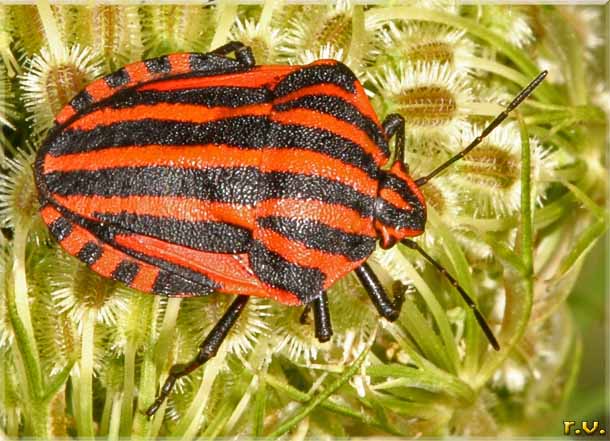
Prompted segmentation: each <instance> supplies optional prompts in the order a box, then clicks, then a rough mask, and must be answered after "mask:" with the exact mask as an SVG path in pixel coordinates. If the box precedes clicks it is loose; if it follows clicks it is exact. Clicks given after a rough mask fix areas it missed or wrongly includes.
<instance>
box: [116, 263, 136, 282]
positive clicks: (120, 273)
mask: <svg viewBox="0 0 610 441" xmlns="http://www.w3.org/2000/svg"><path fill="white" fill-rule="evenodd" d="M139 271H140V265H138V264H137V263H136V262H133V261H130V260H123V261H121V263H119V264H118V265H117V267H116V268H115V269H114V271H113V272H112V278H113V279H114V280H118V281H119V282H123V283H125V284H126V285H128V286H129V285H131V282H133V279H135V278H136V276H137V275H138V272H139Z"/></svg>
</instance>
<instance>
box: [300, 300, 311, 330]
mask: <svg viewBox="0 0 610 441" xmlns="http://www.w3.org/2000/svg"><path fill="white" fill-rule="evenodd" d="M310 312H311V305H309V304H307V305H305V308H303V313H302V314H301V317H299V323H300V324H302V325H307V324H309V313H310Z"/></svg>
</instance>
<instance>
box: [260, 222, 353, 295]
mask: <svg viewBox="0 0 610 441" xmlns="http://www.w3.org/2000/svg"><path fill="white" fill-rule="evenodd" d="M257 232H258V234H257V237H255V239H257V240H260V241H261V242H262V243H263V244H264V245H265V247H267V249H269V250H270V251H272V252H275V253H277V254H279V255H280V256H282V257H283V258H284V259H286V260H287V261H289V262H292V263H295V264H297V265H299V266H302V267H305V268H317V269H319V270H320V271H322V273H324V275H325V276H326V277H325V280H332V281H333V283H334V281H335V280H337V275H336V273H335V272H334V271H332V270H333V269H335V268H348V271H351V269H353V268H355V267H356V266H359V265H358V264H357V263H356V264H355V262H352V261H350V260H349V259H347V258H346V257H345V256H342V255H340V254H330V253H326V252H324V251H318V250H314V249H312V248H308V247H306V246H305V245H303V244H302V243H299V242H296V241H293V240H290V239H288V238H286V237H284V236H282V235H281V234H279V233H276V232H275V231H273V230H268V229H263V228H260V227H259V230H258V231H257ZM363 261H364V260H363ZM324 288H329V286H328V282H325V285H324Z"/></svg>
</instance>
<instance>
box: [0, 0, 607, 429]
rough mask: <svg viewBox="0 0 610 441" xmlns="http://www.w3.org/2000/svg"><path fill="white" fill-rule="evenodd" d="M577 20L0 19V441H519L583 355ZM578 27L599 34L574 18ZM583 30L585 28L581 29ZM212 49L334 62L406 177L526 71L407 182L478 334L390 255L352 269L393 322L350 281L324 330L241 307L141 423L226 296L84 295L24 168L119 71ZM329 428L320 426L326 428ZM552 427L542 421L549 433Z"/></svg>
mask: <svg viewBox="0 0 610 441" xmlns="http://www.w3.org/2000/svg"><path fill="white" fill-rule="evenodd" d="M603 12H604V9H602V8H601V7H600V8H595V7H580V6H569V7H568V6H566V7H554V6H545V7H539V6H518V7H517V6H508V5H506V6H502V5H490V6H484V7H479V6H463V7H456V6H446V7H445V6H439V4H438V2H425V1H422V2H421V4H418V6H396V7H383V6H362V5H354V4H352V3H350V2H347V1H339V2H338V3H337V4H336V5H331V4H328V5H306V6H297V5H282V4H280V3H278V2H276V1H274V0H267V1H265V2H264V3H263V4H262V5H247V6H246V5H239V4H235V3H225V2H219V3H218V4H216V5H205V6H199V5H188V6H185V5H164V6H149V5H145V6H111V5H97V6H91V5H89V6H85V5H54V6H51V5H49V4H48V3H47V2H44V1H42V2H39V3H38V6H24V5H10V6H7V5H4V6H2V5H0V59H2V65H0V124H1V125H2V130H1V132H0V147H1V149H0V170H1V172H2V174H1V175H0V227H1V228H2V230H0V375H1V379H0V436H2V435H6V436H8V437H18V436H35V437H41V438H46V437H49V436H72V437H92V436H104V437H108V438H113V439H115V438H117V437H118V436H125V437H128V436H141V437H157V436H169V437H180V438H183V439H194V438H195V437H199V436H204V437H219V436H233V435H246V436H256V437H260V436H263V437H264V436H268V437H271V438H275V437H279V436H282V435H284V434H286V433H292V434H293V435H294V436H295V437H296V438H302V437H305V436H337V437H345V436H366V435H402V436H415V435H420V434H423V435H428V436H435V435H450V434H451V435H503V436H508V435H522V436H523V435H525V436H527V435H536V434H541V433H547V432H545V430H546V428H544V427H540V426H539V425H537V424H534V423H535V422H536V421H541V420H542V421H548V420H549V418H555V421H560V419H561V418H559V417H558V415H562V414H561V412H562V411H563V410H564V409H565V408H566V403H567V402H568V399H569V395H570V392H571V390H572V389H573V387H574V381H575V380H574V379H575V378H576V375H577V373H578V369H579V365H580V354H581V353H582V343H581V341H580V337H579V334H578V332H577V330H576V327H575V326H574V323H573V319H572V316H571V312H570V309H569V307H568V306H567V303H566V301H565V300H566V298H567V297H568V294H569V293H570V291H571V289H572V287H573V285H574V283H575V281H576V278H577V275H578V273H579V271H580V268H581V266H582V263H583V259H584V258H585V255H586V254H587V252H588V251H589V250H590V249H591V247H592V246H593V245H594V244H595V242H596V241H598V239H599V238H600V237H601V236H602V235H603V234H604V232H605V231H606V230H607V226H608V213H607V212H606V210H605V209H604V208H603V207H604V206H605V203H606V197H607V195H606V183H607V178H608V177H607V170H606V169H605V168H604V161H605V158H604V156H603V155H604V153H603V152H604V146H605V144H606V142H607V139H606V137H605V134H606V130H605V129H606V126H605V124H606V114H607V112H608V110H609V107H610V104H609V102H610V93H609V92H608V89H607V88H608V85H607V84H604V83H603V82H602V80H601V78H602V77H603V74H604V72H602V71H601V69H600V68H599V66H603V65H604V64H603V63H597V64H596V63H594V60H597V59H601V58H600V57H601V55H600V54H602V53H603V49H604V47H605V46H604V45H607V42H604V41H603V39H602V38H601V37H600V36H601V35H602V33H601V31H602V29H601V27H600V26H599V25H600V23H598V22H599V21H600V18H601V17H600V14H602V13H603ZM596 20H597V21H596ZM583 24H584V26H583ZM231 39H239V40H241V41H243V42H244V43H246V44H248V45H250V46H252V47H253V50H254V53H255V55H256V57H257V60H258V61H259V62H260V63H264V64H273V63H306V62H309V61H313V60H314V59H318V58H326V57H332V58H337V59H339V60H341V61H343V62H345V63H346V64H348V65H349V66H350V67H351V68H352V69H353V70H354V71H355V72H356V73H357V74H358V76H359V78H360V79H361V81H362V83H363V85H364V87H365V88H366V89H367V91H368V92H369V94H370V96H371V97H372V98H371V101H372V103H373V105H374V107H375V110H376V112H377V114H378V115H379V117H380V119H381V118H383V117H384V116H385V115H386V114H388V113H390V112H400V113H401V114H402V115H403V116H404V117H405V119H406V121H407V141H408V142H407V149H406V152H405V158H402V159H404V160H405V162H407V163H408V164H410V167H411V173H412V175H413V176H416V177H417V176H421V175H424V174H425V173H427V172H429V171H430V170H432V169H433V168H434V167H435V166H436V165H438V164H440V163H442V162H443V161H444V160H446V159H447V158H449V157H450V156H452V155H453V154H455V153H456V152H457V151H459V150H460V149H461V148H463V146H464V145H466V144H467V143H468V142H469V141H470V140H471V139H472V138H473V137H475V136H476V135H477V134H478V133H479V132H480V130H481V128H482V127H483V126H484V124H485V123H486V122H488V121H489V119H490V117H492V116H494V115H496V114H497V113H499V112H500V111H501V110H502V108H503V105H504V104H506V102H507V101H508V100H509V99H510V97H511V96H513V95H514V94H515V93H516V92H517V91H518V90H520V88H522V87H523V86H525V85H526V84H527V83H528V82H529V81H530V80H531V79H532V78H533V77H534V76H535V75H536V74H537V73H538V72H539V71H540V70H541V69H542V68H544V69H548V70H549V76H548V79H547V80H546V81H545V82H544V83H543V85H542V86H541V87H540V88H539V89H537V91H536V92H535V93H534V95H533V96H532V97H530V99H528V100H527V101H525V103H524V104H523V105H521V106H520V108H519V110H518V112H515V115H513V120H512V121H508V122H506V123H505V124H504V125H503V126H502V127H500V128H498V129H497V130H496V131H495V132H494V133H493V134H492V135H491V136H490V137H489V138H488V139H486V140H485V141H484V142H483V143H482V145H481V146H479V147H478V148H477V149H475V150H474V151H473V152H472V153H471V154H470V155H468V157H467V158H465V159H464V160H463V161H461V162H459V163H457V164H456V165H455V166H454V167H451V168H449V169H448V170H447V171H446V172H444V173H443V174H442V175H440V176H439V177H438V178H435V179H434V180H433V181H432V182H431V183H430V184H428V185H426V186H425V187H423V191H424V194H425V196H426V198H427V200H428V213H429V216H428V225H427V230H426V233H425V234H424V235H423V236H422V237H421V238H420V239H418V240H419V241H420V243H421V245H422V247H424V248H425V249H426V250H428V252H429V253H430V254H431V255H432V256H434V257H435V258H437V259H438V260H439V261H441V262H442V264H443V265H444V266H445V267H446V268H447V269H448V271H449V272H451V273H452V274H453V275H454V276H455V278H456V279H457V280H458V281H459V283H460V284H461V285H462V286H463V287H464V288H465V289H466V291H467V292H468V293H469V294H470V295H471V296H472V297H473V298H475V299H476V301H477V303H478V305H479V307H480V309H481V310H482V312H483V314H484V315H485V316H486V317H487V318H488V320H489V322H490V324H491V325H492V328H493V329H494V332H495V333H496V335H497V336H498V337H499V341H500V345H501V350H500V351H499V352H495V351H493V350H491V349H490V347H489V345H488V342H487V341H486V340H485V338H484V336H483V334H482V333H481V330H480V328H479V327H478V325H477V323H476V321H475V319H474V317H473V316H472V314H471V312H470V311H469V309H468V308H467V307H466V305H464V303H463V302H462V300H461V299H460V297H459V296H458V294H457V292H456V291H455V290H454V289H453V288H452V287H451V286H450V285H449V284H448V283H447V282H446V280H445V279H443V278H442V277H440V275H439V273H438V272H437V271H436V270H435V269H434V268H433V267H431V266H430V265H428V264H427V263H426V262H425V261H423V260H422V259H421V257H420V256H418V255H417V254H415V253H413V251H412V250H410V249H407V248H404V247H402V246H397V247H395V248H394V249H391V250H387V251H384V250H381V249H379V250H377V251H376V252H375V253H374V254H373V256H372V259H371V262H372V263H373V266H374V268H375V270H376V272H377V273H378V274H379V277H380V279H381V280H382V283H383V284H384V285H385V287H386V288H387V290H388V292H391V293H396V292H398V291H400V290H402V291H404V292H405V293H406V301H405V305H404V308H403V310H402V314H401V316H400V317H399V319H398V320H397V321H396V322H395V323H388V322H386V321H384V320H383V319H379V318H378V317H377V314H376V312H375V311H374V308H373V307H372V305H371V304H370V302H369V300H368V298H367V296H366V293H365V292H364V291H363V289H362V287H361V286H360V285H359V284H358V283H357V280H356V279H355V278H354V277H353V276H352V275H348V276H347V277H345V278H344V279H343V280H341V281H340V282H338V283H337V284H336V285H335V286H334V287H333V288H332V289H331V290H330V293H329V297H330V312H331V315H333V316H334V321H333V323H334V330H335V335H334V336H333V338H332V340H331V341H330V342H329V343H325V344H320V343H319V342H318V341H317V340H316V339H315V336H314V335H313V330H312V328H311V326H303V325H301V324H299V323H298V317H299V315H300V312H301V310H300V309H298V308H293V309H288V308H287V307H284V306H282V305H278V304H275V303H273V302H271V301H268V300H264V299H256V301H253V302H250V304H249V306H248V308H247V310H246V312H245V313H244V315H243V316H242V318H241V319H240V321H239V323H238V325H237V326H236V327H235V329H234V330H233V331H232V332H231V334H230V336H229V338H228V340H227V342H226V343H225V344H224V345H223V347H222V348H221V352H220V353H219V354H218V356H217V357H216V358H214V359H213V360H212V361H210V362H208V363H207V364H206V365H205V367H204V368H202V369H199V370H198V371H196V372H194V373H192V374H191V375H189V376H188V377H186V378H183V379H181V380H180V381H179V382H178V384H177V388H176V390H175V391H174V392H173V393H172V395H171V397H170V399H169V400H168V401H167V402H166V403H164V404H163V406H162V407H161V408H160V410H159V411H158V413H157V414H156V415H155V416H154V417H153V418H152V419H147V418H146V417H145V416H144V415H143V414H142V411H143V410H144V409H146V407H147V406H148V405H150V404H151V403H152V401H153V399H154V397H155V394H156V390H157V388H158V386H159V385H160V384H161V382H162V381H163V380H164V379H165V377H166V375H167V372H168V369H169V367H170V366H171V365H172V364H174V363H176V362H183V361H185V360H189V359H190V358H192V357H193V355H194V354H195V353H196V351H197V346H198V344H199V343H200V341H201V339H202V338H203V335H204V334H205V333H206V332H207V331H208V330H209V329H210V328H211V326H213V323H214V322H215V321H216V320H217V319H218V318H219V317H220V316H221V315H222V313H223V311H224V309H225V308H226V307H227V305H228V304H229V302H230V300H231V297H230V296H226V295H213V296H209V297H205V298H186V299H167V298H161V297H154V296H146V295H144V294H142V293H139V292H136V291H133V290H130V289H128V288H126V287H125V286H123V285H121V284H119V283H116V282H112V281H109V280H106V279H103V278H101V277H99V276H97V275H96V274H94V273H93V272H91V271H90V270H89V269H87V268H86V266H84V265H83V264H81V263H79V262H78V261H76V259H74V258H72V257H71V256H68V255H66V253H65V252H63V251H61V250H60V249H59V247H58V245H57V244H56V243H55V242H54V241H53V240H51V239H50V238H49V236H48V234H47V233H46V229H45V228H44V225H43V224H42V222H41V219H40V217H39V215H38V214H37V209H38V207H37V202H36V189H35V184H34V177H33V174H32V161H33V158H34V154H33V153H32V152H33V150H35V149H36V148H37V147H38V146H40V144H41V141H42V139H44V136H45V134H46V132H47V130H48V129H49V127H50V126H51V124H52V118H53V115H54V114H56V113H57V112H58V111H59V110H60V109H61V107H62V106H63V105H65V104H66V103H67V102H68V101H69V100H70V99H71V97H72V96H74V95H75V94H76V93H77V92H79V90H80V89H81V88H82V87H83V86H85V85H86V84H87V83H88V82H89V81H91V80H93V79H94V78H97V77H100V76H101V75H104V74H108V73H110V72H111V71H112V70H114V69H116V68H118V67H120V66H121V65H123V64H125V63H128V62H133V61H137V60H140V59H144V58H147V57H154V56H158V55H161V54H166V53H171V52H177V51H202V52H205V51H207V50H210V49H213V48H215V47H218V46H220V45H221V44H223V43H226V42H227V41H229V40H231ZM329 421H330V422H329ZM559 430H561V427H560V426H559V425H558V427H557V431H558V432H557V433H559Z"/></svg>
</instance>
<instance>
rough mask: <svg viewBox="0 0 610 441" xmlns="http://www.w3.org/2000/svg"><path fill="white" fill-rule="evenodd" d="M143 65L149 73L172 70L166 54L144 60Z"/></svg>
mask: <svg viewBox="0 0 610 441" xmlns="http://www.w3.org/2000/svg"><path fill="white" fill-rule="evenodd" d="M144 65H145V66H146V69H147V70H148V72H150V73H151V74H165V73H170V72H171V70H172V66H171V64H170V62H169V59H168V58H167V57H166V56H165V57H159V58H153V59H151V60H146V61H144Z"/></svg>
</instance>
